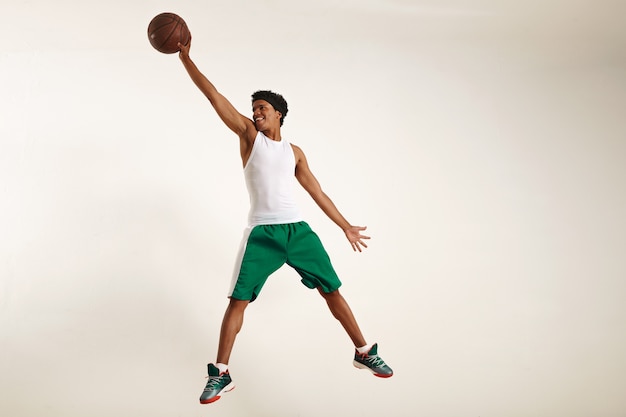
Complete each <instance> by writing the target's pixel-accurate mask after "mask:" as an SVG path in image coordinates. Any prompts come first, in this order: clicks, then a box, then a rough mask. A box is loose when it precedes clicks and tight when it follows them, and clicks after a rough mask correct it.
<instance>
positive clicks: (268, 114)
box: [252, 100, 282, 132]
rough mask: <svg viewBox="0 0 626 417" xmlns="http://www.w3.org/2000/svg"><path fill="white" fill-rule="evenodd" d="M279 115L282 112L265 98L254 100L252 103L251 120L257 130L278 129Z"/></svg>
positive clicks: (280, 115)
mask: <svg viewBox="0 0 626 417" xmlns="http://www.w3.org/2000/svg"><path fill="white" fill-rule="evenodd" d="M281 117H282V114H281V113H280V112H279V111H277V110H275V109H274V107H272V105H271V104H270V103H268V102H267V101H265V100H255V101H254V102H253V103H252V120H253V121H254V125H255V126H256V129H257V130H258V131H261V132H264V131H266V130H269V129H279V128H280V118H281Z"/></svg>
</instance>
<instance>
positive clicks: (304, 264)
mask: <svg viewBox="0 0 626 417" xmlns="http://www.w3.org/2000/svg"><path fill="white" fill-rule="evenodd" d="M178 46H179V48H180V53H179V57H180V59H181V61H182V63H183V65H184V67H185V69H186V70H187V72H188V73H189V76H190V77H191V79H192V80H193V82H194V83H195V84H196V86H197V87H198V88H199V89H200V91H202V93H204V95H205V96H206V97H207V98H208V99H209V102H210V103H211V105H212V106H213V108H214V109H215V111H216V112H217V114H218V115H219V117H220V118H221V119H222V121H223V122H224V123H225V124H226V126H228V128H230V130H232V131H233V132H234V133H236V134H237V136H238V137H239V149H240V153H241V160H242V163H243V168H244V176H245V180H246V186H247V188H248V192H249V194H250V212H249V217H248V223H249V226H248V228H246V231H245V233H244V239H243V241H242V245H241V249H240V251H239V254H238V256H237V261H236V266H235V272H234V274H233V281H232V285H231V290H230V293H229V299H230V301H229V304H228V307H227V308H226V312H225V314H224V318H223V321H222V327H221V331H220V339H219V346H218V352H217V360H216V363H215V365H214V364H212V363H210V364H209V365H208V373H209V380H208V382H207V384H206V387H205V389H204V391H203V392H202V395H201V396H200V402H201V403H202V404H208V403H212V402H214V401H217V400H218V399H219V398H220V397H221V395H222V394H223V393H225V392H228V391H230V390H232V389H233V388H234V384H233V382H232V380H231V377H230V373H229V371H228V361H229V358H230V353H231V351H232V348H233V345H234V342H235V338H236V336H237V334H238V333H239V331H240V330H241V326H242V324H243V316H244V311H245V309H246V307H247V306H248V304H249V303H250V302H252V301H254V300H255V298H256V297H257V296H258V295H259V292H260V291H261V288H262V287H263V284H264V283H265V281H266V280H267V278H268V277H269V275H271V274H272V273H273V272H274V271H276V270H277V269H278V268H279V267H281V266H282V265H283V264H285V263H287V264H288V265H290V266H291V267H293V268H294V269H295V270H296V271H297V272H298V273H299V274H300V276H301V278H302V283H303V284H304V285H306V286H307V287H309V288H311V289H317V290H318V291H319V293H320V294H321V295H322V297H324V299H325V300H326V303H327V304H328V307H329V309H330V311H331V312H332V314H333V316H334V317H335V318H336V319H337V320H338V321H339V322H340V323H341V325H342V326H343V327H344V329H345V330H346V332H347V333H348V336H349V337H350V339H351V340H352V342H353V343H354V346H355V355H354V361H353V364H354V366H356V367H357V368H361V369H368V370H370V371H371V372H372V373H373V374H374V375H376V376H378V377H382V378H387V377H390V376H392V375H393V371H392V370H391V368H390V367H389V366H387V364H386V363H385V362H384V361H383V360H382V358H380V356H378V354H377V348H378V346H377V344H373V345H371V344H368V343H367V342H366V340H365V338H364V337H363V335H362V333H361V330H360V329H359V326H358V324H357V322H356V320H355V318H354V315H353V314H352V311H351V310H350V307H349V306H348V303H347V302H346V300H345V299H344V298H343V296H342V295H341V294H340V293H339V287H340V286H341V282H340V280H339V278H338V277H337V275H336V273H335V271H334V269H333V267H332V265H331V263H330V259H329V257H328V255H327V253H326V251H325V249H324V247H323V246H322V243H321V242H320V240H319V238H318V237H317V235H316V234H315V233H314V232H313V231H312V230H311V228H310V227H309V226H308V224H306V223H305V222H304V221H303V220H302V218H301V217H300V214H299V212H298V208H297V205H296V203H295V198H294V196H293V194H292V190H291V186H292V184H293V182H294V181H293V177H294V173H295V177H296V179H297V180H298V182H299V183H300V184H301V185H302V187H303V188H304V189H305V190H306V191H307V192H308V193H309V194H310V195H311V197H312V198H313V200H314V201H315V202H316V203H317V205H318V206H319V207H320V208H321V209H322V210H323V211H324V213H325V214H326V215H327V216H328V217H329V218H330V219H331V220H332V221H333V222H334V223H336V224H337V225H338V226H339V227H340V228H341V229H342V230H343V231H344V233H345V235H346V238H347V239H348V241H349V242H350V245H351V246H352V248H353V250H355V251H357V250H358V251H359V252H361V248H362V247H364V248H366V247H367V245H366V244H365V242H364V240H366V239H369V237H368V236H365V235H362V234H361V232H362V231H364V230H365V229H366V228H365V227H360V226H353V225H351V224H350V223H349V222H348V221H347V220H346V219H345V218H344V217H343V215H342V214H341V213H340V212H339V210H338V209H337V207H335V205H334V203H333V202H332V201H331V199H330V198H329V197H328V196H327V195H326V194H325V193H324V192H323V191H322V188H321V187H320V184H319V183H318V181H317V179H316V178H315V177H314V176H313V173H312V172H311V170H310V169H309V166H308V164H307V160H306V157H305V156H304V153H303V152H302V150H301V149H300V148H299V147H297V146H295V145H293V144H290V143H288V142H287V141H286V140H285V139H283V137H282V136H281V131H280V129H281V126H282V124H283V121H284V119H285V116H286V115H287V102H286V101H285V100H284V98H283V97H282V96H281V95H279V94H276V93H273V92H271V91H257V92H256V93H254V94H253V96H252V117H253V118H252V119H250V118H248V117H245V116H243V115H242V114H240V113H239V112H238V111H237V110H235V108H234V107H233V106H232V104H231V103H230V102H229V101H228V100H227V99H226V98H225V97H224V96H223V95H222V94H220V93H219V92H218V91H217V89H216V88H215V86H214V85H213V84H212V83H211V82H210V81H209V80H208V79H207V78H206V77H205V76H204V75H203V74H202V73H201V72H200V70H199V69H198V68H197V67H196V65H195V64H194V62H193V61H192V60H191V58H190V56H189V49H190V46H191V42H189V43H188V44H187V45H181V44H179V45H178Z"/></svg>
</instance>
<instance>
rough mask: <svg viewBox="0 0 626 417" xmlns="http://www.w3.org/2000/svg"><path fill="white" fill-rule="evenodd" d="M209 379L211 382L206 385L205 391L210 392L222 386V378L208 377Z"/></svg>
mask: <svg viewBox="0 0 626 417" xmlns="http://www.w3.org/2000/svg"><path fill="white" fill-rule="evenodd" d="M207 378H209V381H208V382H207V383H206V387H205V388H204V390H205V391H210V390H212V389H214V388H216V387H219V386H220V383H221V382H222V378H223V377H222V376H221V375H220V376H207Z"/></svg>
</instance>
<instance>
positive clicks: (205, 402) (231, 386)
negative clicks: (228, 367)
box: [200, 382, 235, 404]
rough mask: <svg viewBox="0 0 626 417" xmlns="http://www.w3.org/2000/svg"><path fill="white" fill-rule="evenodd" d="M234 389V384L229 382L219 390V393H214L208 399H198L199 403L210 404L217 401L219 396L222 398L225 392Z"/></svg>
mask: <svg viewBox="0 0 626 417" xmlns="http://www.w3.org/2000/svg"><path fill="white" fill-rule="evenodd" d="M234 389H235V384H233V383H232V382H231V383H230V384H228V385H226V386H225V387H224V389H223V390H221V391H220V393H219V395H216V396H215V397H213V398H209V399H208V400H200V404H211V403H214V402H215V401H217V400H219V399H220V398H222V395H224V394H226V393H227V392H231V391H232V390H234Z"/></svg>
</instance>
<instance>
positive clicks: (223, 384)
mask: <svg viewBox="0 0 626 417" xmlns="http://www.w3.org/2000/svg"><path fill="white" fill-rule="evenodd" d="M208 369H209V377H208V378H209V381H208V382H207V383H206V387H205V388H204V391H203V392H202V395H200V404H210V403H212V402H214V401H217V400H219V399H220V398H221V394H222V393H225V392H228V391H232V390H233V389H235V384H234V383H233V380H232V379H230V374H229V373H228V371H226V372H222V373H220V370H219V369H217V367H216V366H215V365H213V364H212V363H210V364H209V365H208Z"/></svg>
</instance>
